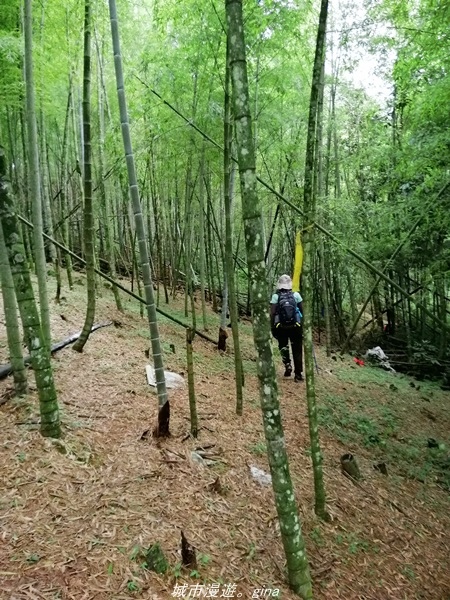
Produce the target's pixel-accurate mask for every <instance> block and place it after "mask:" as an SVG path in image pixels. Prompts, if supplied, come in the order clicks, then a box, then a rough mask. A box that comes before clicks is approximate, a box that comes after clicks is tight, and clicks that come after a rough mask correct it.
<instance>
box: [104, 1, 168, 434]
mask: <svg viewBox="0 0 450 600" xmlns="http://www.w3.org/2000/svg"><path fill="white" fill-rule="evenodd" d="M109 13H110V20H111V36H112V41H113V52H114V66H115V71H116V83H117V95H118V100H119V109H120V122H121V126H122V138H123V145H124V150H125V157H126V162H127V171H128V182H129V186H130V195H131V199H132V205H133V212H134V219H135V225H136V233H137V237H138V242H139V255H140V259H141V269H142V276H143V281H144V290H145V301H146V305H147V315H148V322H149V329H150V338H151V345H152V354H153V361H154V367H155V377H156V387H157V392H158V402H159V415H158V427H157V430H156V432H155V433H156V435H168V434H169V416H170V407H169V401H168V398H167V390H166V380H165V376H164V363H163V357H162V349H161V343H160V340H159V330H158V323H157V320H156V306H155V299H154V295H153V282H152V276H151V270H150V259H149V254H148V248H147V241H146V237H145V229H144V218H143V215H142V209H141V201H140V198H139V188H138V183H137V177H136V168H135V164H134V154H133V147H132V144H131V135H130V125H129V118H128V110H127V103H126V96H125V84H124V80H123V72H122V55H121V51H120V40H119V23H118V19H117V10H116V2H115V0H109Z"/></svg>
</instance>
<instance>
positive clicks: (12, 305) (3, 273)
mask: <svg viewBox="0 0 450 600" xmlns="http://www.w3.org/2000/svg"><path fill="white" fill-rule="evenodd" d="M0 284H1V288H2V297H3V312H4V313H5V322H6V337H7V339H8V350H9V358H10V361H11V365H12V369H13V379H14V392H15V394H16V396H25V395H26V394H27V393H28V380H27V370H26V368H25V363H24V360H23V354H22V340H21V339H20V330H19V320H18V318H17V305H16V293H15V291H14V280H13V276H12V274H11V267H10V266H9V259H8V252H7V250H6V246H5V239H4V237H3V227H2V224H1V221H0Z"/></svg>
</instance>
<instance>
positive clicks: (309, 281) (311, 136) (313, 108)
mask: <svg viewBox="0 0 450 600" xmlns="http://www.w3.org/2000/svg"><path fill="white" fill-rule="evenodd" d="M327 14H328V0H322V2H321V8H320V16H319V27H318V31H317V41H316V53H315V58H314V67H313V76H312V85H311V97H310V104H309V119H308V137H307V145H306V161H305V184H304V208H303V210H304V215H305V235H304V260H303V273H302V283H303V287H302V291H303V298H304V302H303V307H304V312H305V315H304V322H303V332H304V338H303V339H304V354H305V375H306V398H307V402H308V420H309V435H310V440H311V458H312V463H313V473H314V491H315V512H316V514H317V515H318V516H319V517H321V518H322V519H328V518H329V517H328V513H327V511H326V496H325V486H324V482H323V468H322V460H323V459H322V452H321V449H320V440H319V433H318V419H317V407H316V388H315V376H314V353H313V273H312V263H313V257H314V247H315V244H314V241H315V239H314V233H315V230H314V227H312V225H313V223H314V221H315V218H316V197H315V193H314V172H315V166H316V165H315V163H316V157H315V156H314V147H315V139H316V128H317V117H318V103H319V97H320V94H321V84H322V81H321V80H322V77H321V74H322V69H323V63H324V58H325V36H326V26H327Z"/></svg>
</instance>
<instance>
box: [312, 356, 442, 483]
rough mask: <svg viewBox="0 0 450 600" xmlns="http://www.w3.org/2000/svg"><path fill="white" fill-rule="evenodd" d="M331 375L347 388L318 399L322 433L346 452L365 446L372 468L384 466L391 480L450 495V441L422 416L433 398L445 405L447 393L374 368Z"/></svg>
mask: <svg viewBox="0 0 450 600" xmlns="http://www.w3.org/2000/svg"><path fill="white" fill-rule="evenodd" d="M333 374H334V375H335V376H336V378H337V379H338V380H339V381H341V382H345V383H347V384H349V385H348V386H345V387H342V386H339V387H338V386H336V391H335V392H333V393H330V389H329V388H328V389H327V391H325V390H324V391H321V392H320V393H319V394H318V417H319V424H320V425H321V426H322V427H323V428H325V429H326V430H327V431H328V432H329V433H330V434H331V435H332V436H333V437H335V438H336V439H338V440H339V441H340V442H341V443H342V444H343V445H344V446H345V447H346V449H347V451H350V452H357V448H359V447H363V448H364V449H365V454H368V455H369V456H370V459H371V460H373V462H374V463H376V462H384V463H385V464H386V465H387V469H388V473H389V475H393V476H400V477H406V478H408V479H414V480H417V481H420V482H422V483H437V484H438V485H440V486H441V487H442V488H444V489H447V490H450V454H449V448H450V444H449V442H450V440H449V438H448V436H447V438H446V439H441V438H439V436H438V435H437V434H436V433H435V427H434V426H433V425H434V423H433V422H432V421H430V420H427V418H426V417H425V418H424V417H423V416H421V411H424V410H426V407H428V406H429V403H430V401H431V399H432V400H433V401H434V402H436V406H437V405H441V406H446V404H447V402H448V400H447V397H446V395H445V392H442V391H441V390H440V389H439V387H438V386H437V385H435V384H432V383H427V384H422V382H420V383H419V382H414V381H413V380H412V379H411V378H409V377H406V376H395V375H393V374H391V373H389V372H386V371H383V370H382V369H377V368H370V367H363V368H361V367H359V368H352V366H348V365H342V367H341V366H340V365H339V366H338V367H337V368H336V369H335V371H333ZM411 384H413V385H411ZM424 407H425V408H424ZM417 428H419V429H417ZM435 438H436V439H435Z"/></svg>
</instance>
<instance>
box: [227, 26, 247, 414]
mask: <svg viewBox="0 0 450 600" xmlns="http://www.w3.org/2000/svg"><path fill="white" fill-rule="evenodd" d="M229 45H230V44H229V40H228V37H227V53H226V62H225V106H224V113H225V118H224V145H223V147H224V154H223V165H224V169H223V170H224V204H225V267H226V275H227V281H228V293H229V306H230V319H231V331H232V333H233V349H234V372H235V380H236V414H238V415H242V411H243V397H242V386H243V385H244V369H243V365H242V357H241V346H240V342H239V324H238V321H239V315H238V306H237V297H236V284H235V273H234V267H233V262H234V261H233V213H232V202H233V192H234V173H235V171H234V164H233V166H232V165H231V151H232V142H233V136H232V131H233V127H232V124H231V101H230V100H231V99H230V65H229V53H230V48H229Z"/></svg>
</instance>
